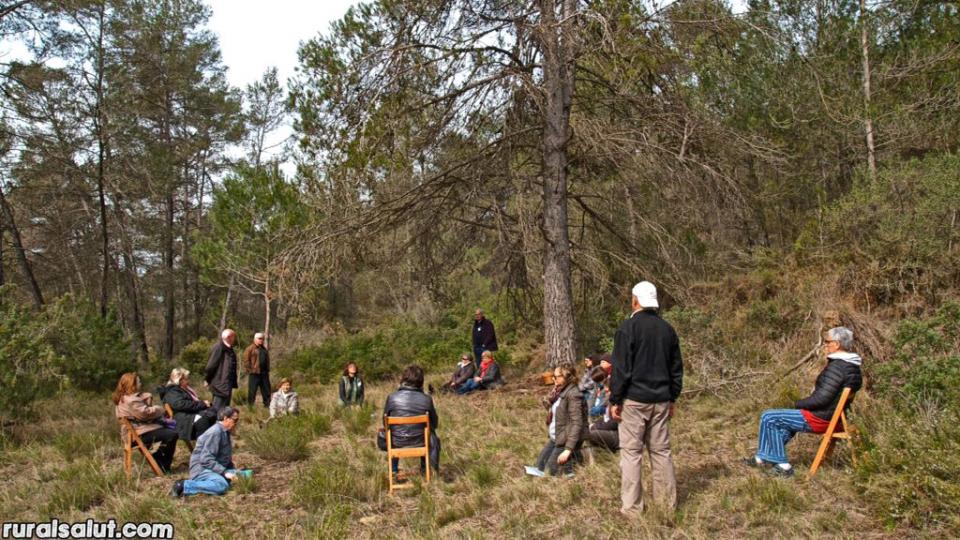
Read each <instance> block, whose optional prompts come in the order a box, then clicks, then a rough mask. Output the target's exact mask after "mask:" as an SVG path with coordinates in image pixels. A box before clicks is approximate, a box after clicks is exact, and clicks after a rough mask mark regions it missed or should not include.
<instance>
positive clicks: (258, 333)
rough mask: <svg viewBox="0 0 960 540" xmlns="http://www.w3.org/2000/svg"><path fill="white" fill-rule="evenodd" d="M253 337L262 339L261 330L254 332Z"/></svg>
mask: <svg viewBox="0 0 960 540" xmlns="http://www.w3.org/2000/svg"><path fill="white" fill-rule="evenodd" d="M253 339H263V332H257V333H256V334H254V335H253Z"/></svg>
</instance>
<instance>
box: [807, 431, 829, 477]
mask: <svg viewBox="0 0 960 540" xmlns="http://www.w3.org/2000/svg"><path fill="white" fill-rule="evenodd" d="M832 444H833V436H832V434H829V435H827V434H825V435H824V436H823V439H822V440H821V441H820V449H819V450H817V457H815V458H814V459H813V464H812V465H810V472H809V473H807V479H810V478H813V475H814V474H816V473H817V469H818V468H820V462H821V461H823V458H824V456H825V455H826V454H827V450H829V449H830V446H831V445H832Z"/></svg>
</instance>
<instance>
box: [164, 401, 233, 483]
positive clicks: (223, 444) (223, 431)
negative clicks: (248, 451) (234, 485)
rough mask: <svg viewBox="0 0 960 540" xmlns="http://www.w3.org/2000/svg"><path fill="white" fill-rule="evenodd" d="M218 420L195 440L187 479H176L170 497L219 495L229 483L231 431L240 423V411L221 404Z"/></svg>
mask: <svg viewBox="0 0 960 540" xmlns="http://www.w3.org/2000/svg"><path fill="white" fill-rule="evenodd" d="M217 420H218V422H217V423H216V424H214V425H213V426H212V427H211V428H210V429H208V430H207V431H206V432H205V433H204V434H203V435H201V436H200V438H199V439H197V446H196V448H194V449H193V454H191V455H190V479H189V480H177V481H176V482H174V483H173V487H172V488H171V489H170V495H171V496H173V497H183V496H185V495H196V494H198V493H206V494H207V495H223V494H224V493H226V492H227V490H228V489H229V488H230V482H231V481H232V480H233V479H234V478H236V477H237V470H236V469H237V467H236V465H234V463H233V440H232V438H231V434H232V433H233V432H234V430H236V428H237V423H238V422H240V411H239V410H237V409H235V408H233V407H230V406H225V407H223V408H221V409H220V411H219V412H218V413H217Z"/></svg>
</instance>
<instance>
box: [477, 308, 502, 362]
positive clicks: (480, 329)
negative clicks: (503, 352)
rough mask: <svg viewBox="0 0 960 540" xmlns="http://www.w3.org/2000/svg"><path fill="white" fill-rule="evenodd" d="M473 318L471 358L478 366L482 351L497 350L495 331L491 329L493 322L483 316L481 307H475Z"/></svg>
mask: <svg viewBox="0 0 960 540" xmlns="http://www.w3.org/2000/svg"><path fill="white" fill-rule="evenodd" d="M473 319H474V323H473V358H474V361H475V362H476V363H477V368H479V367H480V359H481V357H482V356H483V351H495V350H497V332H496V331H495V330H494V329H493V323H492V322H490V320H489V319H487V318H486V317H484V316H483V310H482V309H479V308H477V310H476V311H475V312H474V313H473Z"/></svg>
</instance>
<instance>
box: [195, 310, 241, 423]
mask: <svg viewBox="0 0 960 540" xmlns="http://www.w3.org/2000/svg"><path fill="white" fill-rule="evenodd" d="M236 341H237V333H236V332H234V331H233V330H231V329H229V328H227V329H226V330H224V331H223V332H221V333H220V341H218V342H217V344H216V345H214V346H213V350H211V351H210V359H209V360H207V367H206V369H204V370H203V380H204V382H205V384H206V385H207V386H208V387H210V392H211V393H213V408H214V409H216V410H218V411H219V410H220V409H222V408H224V407H227V406H229V405H230V397H231V396H232V395H233V389H234V388H237V387H238V385H237V353H236V352H235V351H234V350H233V344H234V342H236Z"/></svg>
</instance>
